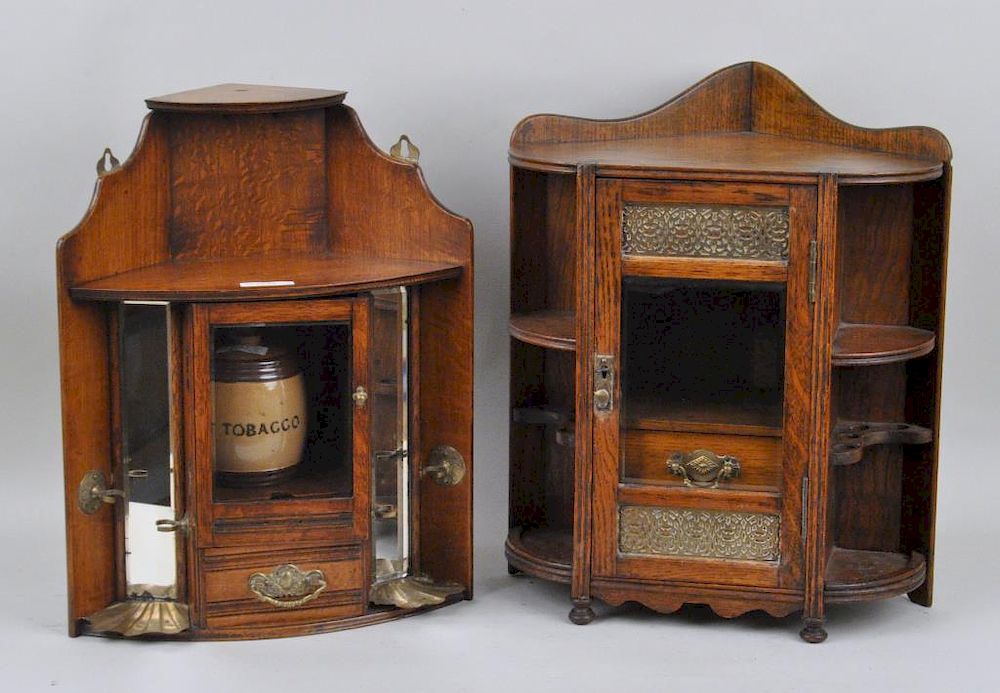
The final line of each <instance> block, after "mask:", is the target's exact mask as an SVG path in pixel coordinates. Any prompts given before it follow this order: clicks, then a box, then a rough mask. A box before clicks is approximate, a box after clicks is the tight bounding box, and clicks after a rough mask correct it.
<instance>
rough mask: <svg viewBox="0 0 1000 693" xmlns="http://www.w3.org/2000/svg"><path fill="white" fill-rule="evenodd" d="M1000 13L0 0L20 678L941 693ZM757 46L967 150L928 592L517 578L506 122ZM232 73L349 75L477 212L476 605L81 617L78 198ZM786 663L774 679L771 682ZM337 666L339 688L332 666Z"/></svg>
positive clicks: (383, 138) (440, 189)
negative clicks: (61, 294) (248, 629)
mask: <svg viewBox="0 0 1000 693" xmlns="http://www.w3.org/2000/svg"><path fill="white" fill-rule="evenodd" d="M997 21H998V13H997V10H996V9H995V6H994V4H993V3H990V2H968V3H962V2H917V1H914V0H899V1H895V2H884V3H875V2H871V1H870V0H869V1H867V2H851V1H844V2H839V3H811V2H801V1H794V0H789V1H787V2H778V1H770V2H756V3H747V2H732V3H727V2H719V1H717V0H701V1H700V2H694V3H684V4H680V3H676V4H675V3H669V2H663V1H662V0H661V1H653V2H634V3H629V2H592V1H590V0H575V1H573V2H559V3H543V2H537V1H536V2H484V3H475V2H470V1H466V2H440V1H433V2H432V1H429V0H425V1H424V2H413V3H398V4H395V3H386V2H372V1H370V2H364V3H360V2H359V3H346V2H344V3H342V2H330V1H326V2H299V3H293V2H284V3H266V2H260V1H256V0H254V1H251V0H244V1H243V2H232V1H225V2H222V1H219V2H195V1H191V0H170V1H169V2H168V1H163V2H158V3H135V2H132V3H124V2H110V1H104V0H102V1H97V0H92V1H91V2H87V3H81V2H36V3H17V4H16V5H15V4H14V3H7V2H5V3H3V11H2V13H0V66H2V67H0V77H2V78H0V104H2V110H0V190H2V191H3V192H2V194H3V197H4V201H3V204H2V205H0V233H2V234H3V236H2V252H0V282H2V291H0V316H2V319H3V321H2V329H3V334H4V338H3V341H2V346H0V349H2V351H0V379H2V380H0V382H2V384H3V388H2V393H3V394H2V398H3V399H2V402H3V409H2V411H3V414H2V416H0V433H2V438H0V440H3V441H4V449H5V452H4V464H3V468H2V470H3V480H2V482H0V489H2V491H0V494H2V495H0V498H2V503H0V520H3V521H2V522H0V542H2V543H0V547H2V549H3V556H4V559H5V560H4V567H3V569H2V571H0V575H2V578H0V652H2V653H3V654H2V655H0V682H7V683H8V684H16V687H13V688H12V687H10V686H7V687H5V688H6V690H26V689H34V688H49V687H50V686H55V687H62V688H67V689H73V690H95V691H97V690H102V691H106V690H124V686H125V685H126V684H127V683H129V682H138V683H141V686H139V688H140V689H141V690H171V691H177V690H182V689H183V687H187V686H194V687H193V688H189V690H199V689H200V690H206V689H207V688H206V686H205V685H204V684H203V685H202V686H200V687H199V686H198V684H197V683H195V682H196V681H197V680H198V678H199V677H204V676H207V677H209V679H210V680H211V681H212V682H213V684H212V685H213V686H214V687H215V688H216V689H221V690H230V689H233V690H236V689H239V690H244V691H246V690H257V689H261V690H262V689H265V688H271V689H273V688H276V687H277V688H281V689H286V690H289V691H292V690H296V689H300V688H307V687H308V688H310V689H313V690H319V689H331V690H366V689H369V688H374V687H376V686H378V687H380V688H384V686H385V685H399V684H400V682H401V681H402V677H411V678H412V681H413V682H412V683H411V684H410V685H409V686H408V688H415V689H417V690H423V689H431V688H433V689H435V690H442V689H444V690H451V689H455V690H461V689H476V690H492V689H497V690H500V689H504V688H511V687H519V686H523V687H525V688H527V689H529V690H531V689H545V690H554V689H567V690H570V689H572V690H581V689H582V690H591V689H593V690H603V689H606V688H609V687H610V686H611V685H612V684H611V683H610V682H612V681H616V682H617V683H616V684H614V685H616V686H622V685H626V686H628V687H629V688H632V689H636V690H645V689H649V690H657V689H660V690H662V689H665V688H666V687H667V686H670V687H671V688H673V687H675V686H684V687H698V686H704V687H708V688H715V687H719V688H720V689H722V688H725V687H731V686H732V682H733V680H734V677H736V679H735V680H737V681H738V683H739V685H740V686H741V688H743V689H744V690H775V689H777V688H784V687H788V688H790V689H801V688H802V687H803V686H804V685H805V684H806V683H808V682H819V683H823V684H827V685H829V686H831V687H838V688H839V689H840V690H847V689H853V688H857V689H858V690H877V689H880V688H881V689H885V688H895V687H896V686H899V685H901V684H902V683H903V682H910V683H913V684H915V685H916V686H917V687H918V688H920V687H927V688H934V687H935V686H936V685H939V684H941V683H942V682H946V681H955V680H956V678H957V679H963V678H964V679H965V680H966V681H968V682H972V681H978V682H979V684H980V685H983V686H984V687H985V684H984V683H983V682H984V681H985V679H986V677H991V678H992V679H993V681H994V685H996V682H997V678H996V677H997V674H996V672H995V667H993V666H991V664H990V659H989V657H990V654H989V652H988V651H987V648H988V647H989V643H990V642H991V641H990V640H989V639H988V638H987V637H986V635H985V634H986V633H989V632H991V630H988V629H990V627H991V621H992V620H993V619H995V618H996V617H997V616H1000V609H998V604H997V599H996V597H995V591H996V590H995V582H996V578H995V575H996V573H997V571H998V569H1000V561H998V558H997V555H996V547H997V521H996V513H995V510H994V506H995V502H994V501H993V497H994V495H995V492H994V488H995V487H996V484H997V482H998V481H1000V474H998V473H997V472H996V471H995V464H994V462H995V457H994V456H993V455H991V454H990V453H989V451H988V445H989V442H990V439H991V437H992V435H993V433H994V431H995V430H996V428H997V425H998V424H997V423H995V421H996V419H997V418H998V417H997V414H998V413H1000V411H998V409H1000V408H998V406H997V403H996V396H995V390H996V388H997V386H998V384H1000V381H998V378H997V373H998V366H997V359H996V357H995V355H994V354H995V349H996V347H997V345H998V328H997V320H996V317H997V309H996V300H995V298H994V297H993V295H992V294H993V291H992V288H993V281H994V280H995V279H996V276H997V273H996V270H995V269H994V266H995V264H996V257H997V254H998V251H1000V240H998V239H1000V234H998V232H997V226H998V223H997V220H998V218H1000V194H998V192H997V191H998V190H1000V181H998V176H997V171H998V166H997V159H998V154H1000V147H998V140H1000V136H998V132H1000V128H998V127H997V126H996V124H995V121H996V113H997V110H998V106H1000V99H998V88H997V76H996V72H995V64H996V62H997V58H998V57H1000V55H998V53H1000V51H998V49H997V48H996V45H997V44H996V26H997ZM746 59H756V60H761V61H764V62H767V63H769V64H771V65H773V66H775V67H777V68H778V69H779V70H782V71H783V72H785V73H786V74H788V75H789V76H790V77H791V78H792V79H793V80H794V81H796V82H797V83H798V84H799V85H801V86H802V87H803V88H804V89H805V90H806V91H807V92H808V93H809V94H811V95H812V96H813V97H814V98H815V99H816V100H817V101H818V102H819V103H820V104H822V105H823V106H824V107H826V108H827V109H829V110H830V111H831V112H833V113H834V114H836V115H837V116H840V117H842V118H844V119H846V120H849V121H851V122H854V123H858V124H862V125H866V126H872V127H877V126H896V125H908V124H917V123H919V124H927V125H931V126H934V127H937V128H939V129H941V130H942V131H943V132H944V133H945V134H946V135H947V136H948V137H949V138H950V140H951V143H952V145H953V147H954V151H955V179H954V195H953V211H952V243H951V255H950V270H951V271H950V272H949V275H950V285H949V291H948V334H947V339H946V341H945V344H946V352H947V357H946V363H945V390H944V418H943V421H942V430H941V438H942V464H941V479H940V487H941V492H940V499H939V505H940V513H939V554H938V576H937V592H936V597H937V600H936V601H937V603H936V606H935V607H934V608H933V609H931V610H925V609H922V608H919V607H917V606H914V605H911V604H909V603H908V602H906V600H904V599H899V600H894V601H892V602H888V603H880V604H874V605H871V606H851V607H843V608H839V609H834V610H833V613H832V614H831V618H830V631H831V637H830V640H829V641H828V643H827V644H825V645H822V646H819V647H808V646H806V645H804V644H800V643H799V641H798V638H797V637H796V636H795V632H796V631H797V619H796V618H795V617H792V618H791V619H785V620H783V621H776V622H775V621H772V620H770V619H767V618H757V617H754V616H751V617H746V618H742V619H737V620H735V621H724V620H722V619H718V618H715V617H714V616H712V615H710V614H708V613H706V612H705V611H704V610H699V609H689V610H687V611H686V612H685V613H684V614H681V615H679V616H665V617H661V616H656V615H653V614H651V613H650V612H646V611H644V610H641V609H630V608H626V609H622V610H617V611H610V612H609V611H608V610H602V611H601V615H602V616H603V618H601V619H600V620H598V621H597V622H596V623H595V624H593V625H591V626H589V627H587V628H578V627H575V626H571V625H570V624H568V622H566V620H565V614H566V611H567V609H568V606H569V602H568V595H567V593H566V590H565V589H564V588H561V587H555V586H549V585H545V584H541V583H535V582H534V581H531V580H528V579H525V578H519V579H512V578H508V577H507V575H506V573H505V571H504V564H503V560H502V542H503V537H504V534H505V531H506V493H507V490H506V485H507V482H506V471H507V453H506V448H507V444H506V440H507V438H506V421H507V411H506V406H507V386H506V382H507V358H508V340H507V332H506V325H507V312H508V299H507V295H508V236H507V220H508V206H507V205H508V179H507V174H508V169H507V163H506V147H507V139H508V136H509V134H510V131H511V129H512V128H513V126H514V124H515V123H516V122H517V121H518V120H519V119H520V118H521V117H523V116H524V115H527V114H529V113H534V112H540V111H549V112H559V113H571V114H577V115H585V116H592V117H601V118H607V117H619V116H626V115H630V114H634V113H637V112H640V111H644V110H647V109H649V108H651V107H653V106H655V105H657V104H659V103H661V102H663V101H665V100H666V99H668V98H669V97H671V96H673V95H674V94H676V93H677V92H679V91H680V90H682V89H684V88H686V87H687V86H689V85H690V84H692V83H694V82H695V81H697V80H699V79H701V78H702V77H703V76H705V75H707V74H708V73H710V72H712V71H714V70H716V69H718V68H720V67H723V66H725V65H728V64H730V63H734V62H739V61H742V60H746ZM227 81H244V82H259V83H273V84H286V85H296V86H313V87H329V88H341V89H346V90H348V91H349V94H348V97H347V102H348V103H349V104H351V105H352V106H353V107H354V108H356V109H357V110H358V111H359V113H360V115H361V118H362V120H363V121H364V124H365V126H366V127H367V129H368V131H369V133H370V135H371V136H372V137H373V139H374V140H375V142H377V143H378V144H379V145H380V146H382V147H383V148H385V149H388V147H389V145H390V144H391V143H392V142H393V141H395V139H396V137H397V136H398V135H399V134H400V133H401V132H406V133H408V134H409V135H410V136H411V137H412V138H413V140H414V142H416V143H417V145H418V146H419V147H420V148H421V151H422V160H421V163H422V166H423V169H424V172H425V175H426V177H427V179H428V182H429V184H430V187H431V189H432V190H433V191H434V193H435V194H436V195H437V196H438V197H439V198H440V199H441V200H442V201H443V202H444V204H446V205H447V206H448V207H450V208H451V209H453V210H455V211H457V212H459V213H461V214H464V215H467V216H469V217H470V218H471V219H472V221H473V222H474V224H475V227H476V263H477V264H476V269H477V276H476V280H477V286H476V296H477V306H476V308H477V312H476V401H475V407H476V480H475V491H476V523H475V529H476V541H477V559H478V565H477V599H476V600H475V601H474V602H472V603H466V604H462V605H459V606H457V607H453V608H450V609H446V610H443V611H440V612H436V613H435V614H431V615H428V616H425V617H422V618H419V619H410V620H407V621H403V622H399V623H395V624H390V625H383V626H377V627H373V628H369V629H366V630H363V631H353V632H346V633H339V634H331V635H324V636H316V637H312V638H298V639H291V640H283V641H269V642H262V643H228V644H198V645H183V644H158V645H149V644H136V643H121V642H109V641H100V640H95V639H77V640H74V641H70V640H69V639H68V638H66V637H65V635H64V632H65V587H64V562H63V530H62V522H63V505H62V498H61V493H60V488H61V486H60V479H61V462H60V454H61V453H60V442H59V414H58V378H57V347H56V344H57V342H56V316H55V301H54V297H55V279H54V248H55V242H56V239H57V238H58V237H59V236H60V235H61V234H63V233H64V232H66V231H67V230H69V229H70V228H72V227H73V226H74V225H75V224H76V223H77V222H78V221H79V219H80V218H81V217H82V215H83V213H84V211H85V210H86V208H87V205H88V202H89V200H90V196H91V192H92V188H93V184H94V178H95V174H94V168H93V167H94V163H95V161H96V160H97V157H98V155H99V153H100V152H101V151H102V149H103V148H104V146H105V145H110V146H111V147H112V148H113V149H114V151H115V152H116V154H117V155H118V156H119V158H121V159H124V158H125V157H126V156H127V155H128V153H129V152H130V151H131V149H132V146H133V144H134V142H135V138H136V135H137V133H138V128H139V123H140V121H141V119H142V117H143V115H144V112H145V107H144V105H143V101H142V99H143V98H144V97H147V96H152V95H158V94H163V93H167V92H171V91H176V90H181V89H186V88H192V87H198V86H203V85H208V84H214V83H218V82H227ZM779 682H780V684H779ZM331 687H332V688H331Z"/></svg>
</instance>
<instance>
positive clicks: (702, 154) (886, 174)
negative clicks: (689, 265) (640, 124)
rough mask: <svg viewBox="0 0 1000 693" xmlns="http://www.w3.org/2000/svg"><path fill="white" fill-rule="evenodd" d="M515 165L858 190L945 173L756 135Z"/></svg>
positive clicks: (521, 159) (902, 160) (574, 147)
mask: <svg viewBox="0 0 1000 693" xmlns="http://www.w3.org/2000/svg"><path fill="white" fill-rule="evenodd" d="M510 159H511V162H513V163H514V164H515V165H517V166H521V167H523V168H529V169H539V170H545V171H564V172H569V171H573V170H575V168H576V166H577V164H579V163H580V162H583V161H595V162H597V172H598V174H599V175H607V176H616V177H622V178H628V177H648V176H649V174H650V171H657V172H660V173H662V174H664V175H669V176H671V177H681V178H683V177H690V176H691V175H692V174H697V175H698V176H699V177H705V178H711V177H715V176H720V175H734V174H735V175H743V176H747V177H753V178H755V179H756V178H772V177H773V178H780V179H782V180H799V179H801V178H803V177H806V178H810V179H812V178H815V177H816V176H817V175H819V174H820V173H836V174H837V175H838V176H839V179H840V180H841V182H843V183H853V184H863V183H887V182H912V181H921V180H932V179H934V178H937V177H938V176H940V175H941V170H942V163H941V162H940V161H930V160H927V159H915V158H909V157H903V156H898V155H894V154H886V153H883V152H872V151H865V150H861V149H852V148H850V147H839V146H835V145H830V144H824V143H821V142H807V141H802V140H795V139H792V138H788V137H778V136H775V135H765V134H760V133H755V132H731V133H719V134H703V135H681V136H676V137H659V138H655V139H639V140H609V141H604V142H566V143H560V144H555V143H553V144H530V145H519V146H516V147H515V146H512V147H511V149H510Z"/></svg>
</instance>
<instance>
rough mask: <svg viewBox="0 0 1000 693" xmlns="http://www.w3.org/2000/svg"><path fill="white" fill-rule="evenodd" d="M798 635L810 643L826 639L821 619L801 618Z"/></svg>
mask: <svg viewBox="0 0 1000 693" xmlns="http://www.w3.org/2000/svg"><path fill="white" fill-rule="evenodd" d="M799 637H800V638H802V639H803V640H805V641H806V642H810V643H820V642H823V641H824V640H826V629H825V628H823V619H821V618H808V617H807V618H803V619H802V630H800V631H799Z"/></svg>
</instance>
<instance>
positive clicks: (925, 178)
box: [506, 63, 951, 642]
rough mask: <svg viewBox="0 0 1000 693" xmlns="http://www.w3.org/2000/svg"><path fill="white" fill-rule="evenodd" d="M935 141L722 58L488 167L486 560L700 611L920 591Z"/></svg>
mask: <svg viewBox="0 0 1000 693" xmlns="http://www.w3.org/2000/svg"><path fill="white" fill-rule="evenodd" d="M950 159H951V149H950V147H949V145H948V142H947V140H945V138H944V137H943V136H942V135H941V134H940V133H939V132H937V131H935V130H932V129H929V128H920V127H909V128H896V129H887V130H868V129H864V128H859V127H855V126H852V125H849V124H847V123H844V122H843V121H840V120H837V119H836V118H834V117H833V116H831V115H830V114H828V113H827V112H826V111H824V110H823V109H821V108H820V107H819V106H818V105H817V104H816V103H815V102H813V101H812V100H811V99H810V98H809V97H808V96H807V95H806V94H805V93H803V92H802V90H800V89H799V88H798V87H796V86H795V85H794V84H793V83H792V82H791V81H789V80H788V79H787V78H786V77H785V76H784V75H782V74H780V73H779V72H777V71H776V70H774V69H772V68H770V67H768V66H766V65H762V64H759V63H743V64H739V65H734V66H732V67H729V68H726V69H724V70H721V71H719V72H717V73H715V74H713V75H711V76H710V77H708V78H707V79H705V80H703V81H702V82H700V83H699V84H697V85H695V86H694V87H692V88H691V89H689V90H688V91H686V92H684V93H683V94H681V95H680V96H678V97H677V98H675V99H673V100H671V101H669V102H668V103H666V104H664V105H663V106H660V107H659V108H656V109H654V110H652V111H649V112H647V113H644V114H642V115H639V116H636V117H633V118H626V119H623V120H607V121H597V120H586V119H580V118H570V117H564V116H553V115H537V116H532V117H529V118H526V119H525V120H523V121H522V122H521V123H520V124H519V125H518V126H517V128H516V129H515V130H514V133H513V136H512V138H511V145H510V162H511V255H512V261H511V262H512V266H511V287H512V294H513V295H512V298H511V321H510V333H511V337H512V339H511V383H510V388H511V407H512V412H511V429H510V485H511V487H510V533H509V535H508V540H507V545H506V553H507V559H508V562H509V566H510V569H511V572H514V573H516V572H520V571H523V572H526V573H529V574H532V575H535V576H538V577H542V578H546V579H549V580H553V581H557V582H565V583H569V584H570V586H571V587H570V590H571V595H572V600H573V609H572V611H571V612H570V619H571V620H572V621H573V622H574V623H579V624H583V623H588V622H589V621H591V620H592V619H593V617H594V612H593V610H592V609H591V603H592V600H594V599H599V600H601V601H604V602H606V603H608V604H611V605H620V604H622V603H623V602H626V601H637V602H641V603H642V604H645V605H647V606H648V607H651V608H653V609H655V610H657V611H661V612H672V611H675V610H677V609H678V608H680V607H681V606H682V605H683V604H685V603H701V604H708V605H709V606H711V608H712V609H714V610H715V612H716V613H718V614H720V615H721V616H724V617H733V616H737V615H739V614H742V613H745V612H748V611H751V610H755V609H760V610H763V611H766V612H767V613H769V614H771V615H773V616H783V615H787V614H790V613H793V612H797V611H801V612H802V614H803V624H804V627H803V629H802V632H801V635H802V637H803V638H804V639H805V640H807V641H809V642H819V641H822V640H823V639H824V638H825V637H826V632H825V630H824V629H823V623H824V614H825V611H826V607H827V605H828V604H836V603H842V602H853V601H865V600H871V599H883V598H888V597H893V596H896V595H902V594H908V595H909V597H910V599H911V600H913V601H914V602H916V603H918V604H922V605H924V606H930V603H931V591H932V585H933V583H932V578H933V567H934V503H935V495H936V488H935V486H936V478H937V442H936V441H937V430H938V419H939V406H940V373H941V328H942V324H943V307H944V281H945V251H946V245H947V231H948V198H949V182H950V178H951V167H950Z"/></svg>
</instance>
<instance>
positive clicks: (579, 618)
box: [569, 599, 594, 626]
mask: <svg viewBox="0 0 1000 693" xmlns="http://www.w3.org/2000/svg"><path fill="white" fill-rule="evenodd" d="M569 620H570V621H572V622H573V623H575V624H576V625H578V626H585V625H587V624H588V623H590V622H591V621H593V620H594V610H593V609H591V608H590V600H589V599H583V600H580V601H574V602H573V608H572V609H570V610H569Z"/></svg>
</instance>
